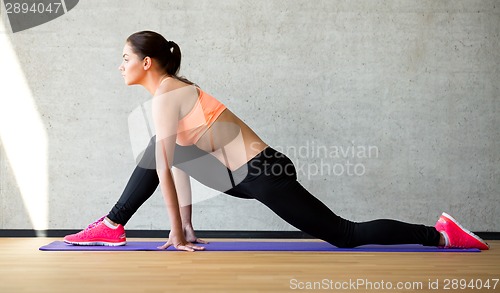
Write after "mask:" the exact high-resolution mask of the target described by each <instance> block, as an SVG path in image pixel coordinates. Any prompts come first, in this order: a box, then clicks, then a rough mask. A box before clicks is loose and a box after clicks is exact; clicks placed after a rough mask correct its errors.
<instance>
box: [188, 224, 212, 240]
mask: <svg viewBox="0 0 500 293" xmlns="http://www.w3.org/2000/svg"><path fill="white" fill-rule="evenodd" d="M182 230H184V237H186V240H187V241H188V242H192V243H201V244H208V242H207V241H205V240H203V239H200V238H198V237H196V234H195V233H194V229H193V226H192V225H186V226H184V227H183V228H182Z"/></svg>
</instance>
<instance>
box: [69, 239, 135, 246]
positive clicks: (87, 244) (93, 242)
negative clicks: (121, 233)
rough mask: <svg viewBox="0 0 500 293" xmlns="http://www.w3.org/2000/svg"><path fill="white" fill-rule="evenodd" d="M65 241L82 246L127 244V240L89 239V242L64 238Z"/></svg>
mask: <svg viewBox="0 0 500 293" xmlns="http://www.w3.org/2000/svg"><path fill="white" fill-rule="evenodd" d="M64 242H65V243H68V244H72V245H83V246H122V245H125V244H127V241H123V242H104V241H91V242H72V241H67V240H64Z"/></svg>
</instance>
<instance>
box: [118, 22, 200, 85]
mask: <svg viewBox="0 0 500 293" xmlns="http://www.w3.org/2000/svg"><path fill="white" fill-rule="evenodd" d="M127 43H128V44H129V45H130V46H131V47H132V50H133V51H134V53H135V54H137V55H139V58H141V59H144V58H145V57H150V58H152V59H155V60H156V61H157V62H158V65H159V66H160V68H162V69H163V70H164V71H165V73H167V74H169V75H171V76H172V77H174V78H176V79H178V80H180V81H183V82H185V83H188V84H194V83H193V82H191V81H189V80H187V79H186V78H185V77H182V76H178V75H177V74H178V73H179V69H180V68H181V49H180V48H179V45H177V44H176V43H175V42H173V41H167V40H166V39H165V38H164V37H163V36H162V35H160V34H159V33H156V32H153V31H141V32H136V33H134V34H132V35H130V36H129V37H128V38H127Z"/></svg>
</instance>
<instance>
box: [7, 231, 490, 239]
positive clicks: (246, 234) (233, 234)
mask: <svg viewBox="0 0 500 293" xmlns="http://www.w3.org/2000/svg"><path fill="white" fill-rule="evenodd" d="M78 231H80V230H46V231H35V230H31V229H0V237H64V236H66V235H68V234H73V233H77V232H78ZM168 233H169V231H168V230H127V237H131V238H168ZM474 233H475V234H476V235H478V236H479V237H481V238H483V239H484V240H500V232H474ZM196 236H198V237H200V238H270V239H274V238H275V239H314V237H312V236H310V235H308V234H306V233H304V232H301V231H229V230H219V231H213V230H196Z"/></svg>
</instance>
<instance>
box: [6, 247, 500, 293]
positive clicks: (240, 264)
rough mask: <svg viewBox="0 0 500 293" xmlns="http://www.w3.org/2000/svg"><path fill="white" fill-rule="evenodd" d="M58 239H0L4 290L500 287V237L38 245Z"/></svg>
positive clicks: (14, 292)
mask: <svg viewBox="0 0 500 293" xmlns="http://www.w3.org/2000/svg"><path fill="white" fill-rule="evenodd" d="M54 240H61V239H55V238H0V292H2V293H11V292H12V293H17V292H51V293H53V292H96V293H97V292H106V293H112V292H119V293H124V292H134V293H135V292H176V293H177V292H200V293H201V292H243V291H245V292H290V291H298V289H300V288H309V287H311V288H314V286H316V289H318V290H319V291H330V292H334V291H335V292H387V291H392V292H443V291H446V292H455V291H457V292H483V291H484V292H500V282H498V283H497V284H495V283H496V282H497V280H498V279H499V278H500V241H489V243H490V245H491V250H489V251H485V252H481V253H344V252H342V253H331V252H330V253H325V252H314V253H311V252H272V253H270V252H195V253H188V252H154V251H150V252H50V251H45V252H44V251H39V250H38V248H39V247H40V246H42V245H45V244H48V243H50V242H52V241H54ZM128 240H129V241H134V240H144V239H128ZM150 240H152V241H159V240H158V239H150ZM209 240H210V239H209ZM260 240H261V239H260ZM217 241H223V240H221V239H217ZM245 241H248V240H245ZM495 279H496V280H495ZM462 280H464V281H462ZM478 280H480V281H478ZM487 280H489V281H488V282H489V285H490V289H489V290H485V289H484V288H483V290H477V289H476V288H474V289H472V288H465V289H463V290H460V285H461V284H462V285H463V284H464V282H466V284H467V285H471V284H476V285H480V283H482V284H483V286H485V285H486V281H487ZM471 281H472V282H474V283H471ZM362 283H365V284H366V285H363V284H362ZM429 283H430V284H429ZM370 284H371V285H370ZM494 285H496V289H495V290H494V289H493V286H494ZM335 286H337V287H338V286H344V290H336V289H335ZM369 286H371V287H369ZM389 286H392V290H389V289H387V288H388V287H389ZM396 286H407V288H408V289H400V290H399V289H396ZM435 286H438V288H436V289H438V290H433V288H432V287H435ZM446 286H448V287H449V289H450V290H445V287H446ZM430 287H431V288H430ZM370 288H371V290H370ZM384 288H385V289H384ZM454 288H457V289H458V290H451V289H454ZM304 291H313V290H304Z"/></svg>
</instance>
